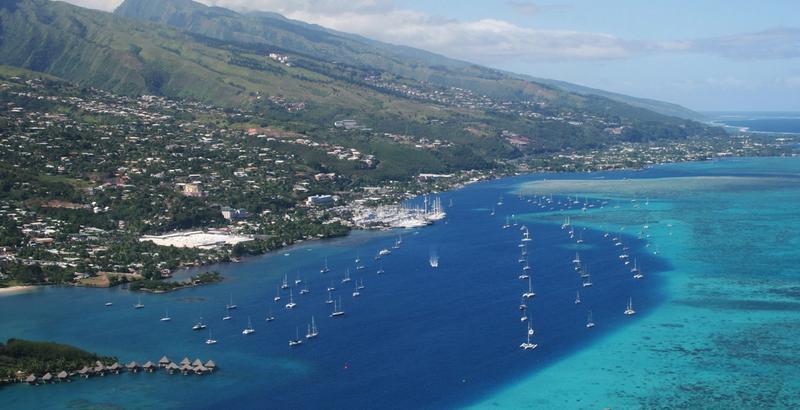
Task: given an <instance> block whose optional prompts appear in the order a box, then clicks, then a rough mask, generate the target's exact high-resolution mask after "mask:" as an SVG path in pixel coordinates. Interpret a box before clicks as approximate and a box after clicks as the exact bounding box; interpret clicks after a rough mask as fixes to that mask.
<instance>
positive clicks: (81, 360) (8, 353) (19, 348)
mask: <svg viewBox="0 0 800 410" xmlns="http://www.w3.org/2000/svg"><path fill="white" fill-rule="evenodd" d="M97 361H100V362H101V363H103V364H104V365H111V364H113V363H114V362H116V361H117V360H116V358H114V357H105V356H98V355H97V354H95V353H89V352H86V351H83V350H81V349H78V348H76V347H72V346H68V345H64V344H58V343H52V342H35V341H30V340H22V339H8V341H7V342H6V343H5V344H2V343H0V382H4V381H10V380H14V379H15V378H16V377H17V372H18V371H21V372H22V373H23V374H26V375H27V374H36V375H39V376H41V375H42V374H44V373H47V372H50V373H53V374H55V373H57V372H59V371H62V370H65V371H68V372H70V371H76V370H78V369H81V368H82V367H84V366H94V364H95V362H97Z"/></svg>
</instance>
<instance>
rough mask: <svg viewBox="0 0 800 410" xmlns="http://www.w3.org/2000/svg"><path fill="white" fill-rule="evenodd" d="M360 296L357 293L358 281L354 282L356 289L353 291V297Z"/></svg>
mask: <svg viewBox="0 0 800 410" xmlns="http://www.w3.org/2000/svg"><path fill="white" fill-rule="evenodd" d="M358 296H361V292H359V291H358V281H356V288H355V290H353V297H358Z"/></svg>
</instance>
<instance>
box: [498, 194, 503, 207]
mask: <svg viewBox="0 0 800 410" xmlns="http://www.w3.org/2000/svg"><path fill="white" fill-rule="evenodd" d="M497 206H503V196H502V195H500V199H498V200H497Z"/></svg>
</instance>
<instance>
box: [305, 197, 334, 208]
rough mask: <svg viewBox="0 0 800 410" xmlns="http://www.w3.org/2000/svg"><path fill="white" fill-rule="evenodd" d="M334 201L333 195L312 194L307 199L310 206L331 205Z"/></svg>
mask: <svg viewBox="0 0 800 410" xmlns="http://www.w3.org/2000/svg"><path fill="white" fill-rule="evenodd" d="M332 203H333V196H331V195H312V196H310V197H308V199H306V205H308V206H321V205H330V204H332Z"/></svg>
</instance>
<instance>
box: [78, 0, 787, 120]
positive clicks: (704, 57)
mask: <svg viewBox="0 0 800 410" xmlns="http://www.w3.org/2000/svg"><path fill="white" fill-rule="evenodd" d="M69 1H70V2H73V3H76V4H80V5H84V6H89V7H94V8H99V9H104V10H111V9H113V8H114V7H115V6H116V5H117V4H118V3H119V1H120V0H69ZM201 2H203V3H206V4H215V5H219V6H223V7H228V8H233V9H237V10H269V11H276V12H279V13H282V14H284V15H286V16H288V17H290V18H295V19H299V20H303V21H308V22H312V23H317V24H320V25H323V26H326V27H330V28H333V29H337V30H341V31H347V32H353V33H357V34H362V35H365V36H367V37H370V38H375V39H377V40H382V41H387V42H391V43H396V44H403V45H409V46H414V47H419V48H423V49H426V50H430V51H433V52H437V53H441V54H444V55H447V56H449V57H454V58H459V59H463V60H467V61H472V62H475V63H479V64H484V65H488V66H491V67H496V68H500V69H504V70H509V71H515V72H519V73H524V74H530V75H533V76H537V77H545V78H554V79H558V80H564V81H569V82H573V83H577V84H582V85H587V86H591V87H596V88H601V89H605V90H610V91H616V92H621V93H624V94H629V95H634V96H639V97H648V98H655V99H660V100H665V101H670V102H675V103H679V104H682V105H685V106H687V107H689V108H692V109H695V110H743V111H758V110H761V111H780V110H782V111H800V2H798V1H777V0H773V1H770V0H767V1H703V0H699V1H686V0H675V1H632V0H610V1H588V0H585V1H582V0H564V1H554V2H539V1H526V0H483V1H481V0H349V1H339V0H201Z"/></svg>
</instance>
